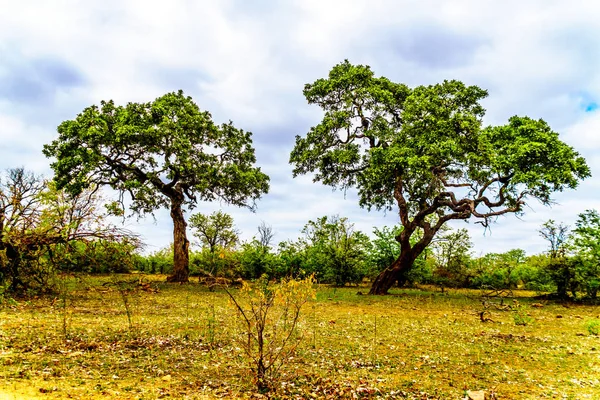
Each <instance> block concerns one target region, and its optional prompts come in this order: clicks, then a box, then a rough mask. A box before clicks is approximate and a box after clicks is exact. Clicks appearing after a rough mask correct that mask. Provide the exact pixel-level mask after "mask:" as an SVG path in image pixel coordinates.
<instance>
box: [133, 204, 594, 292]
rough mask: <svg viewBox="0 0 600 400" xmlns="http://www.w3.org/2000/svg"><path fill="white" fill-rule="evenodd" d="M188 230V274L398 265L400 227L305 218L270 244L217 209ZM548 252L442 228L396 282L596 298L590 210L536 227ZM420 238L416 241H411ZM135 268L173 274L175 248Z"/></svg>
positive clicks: (263, 232)
mask: <svg viewBox="0 0 600 400" xmlns="http://www.w3.org/2000/svg"><path fill="white" fill-rule="evenodd" d="M190 222H191V223H190V225H191V228H192V231H193V234H194V236H195V237H196V239H198V241H197V245H198V246H196V247H197V248H196V249H195V250H192V251H191V252H190V274H191V275H192V276H201V277H204V276H213V277H217V276H218V277H226V278H229V279H235V278H244V279H256V278H259V277H260V276H262V275H263V274H266V275H267V276H269V277H270V278H272V279H279V278H282V277H288V276H293V277H302V276H306V275H310V274H314V275H315V277H316V279H317V280H318V281H319V282H321V283H325V284H332V285H337V286H343V285H348V284H358V283H360V282H363V281H371V280H372V279H374V278H375V277H376V276H377V275H379V274H380V273H381V271H383V270H384V269H386V268H388V267H389V266H390V265H392V263H393V262H394V261H395V260H397V258H398V256H399V254H400V244H399V243H398V241H397V240H396V237H397V236H398V235H399V234H400V232H401V231H402V227H400V226H398V227H383V228H381V229H379V228H375V229H374V231H373V234H372V237H371V238H370V237H369V236H367V235H366V234H365V233H363V232H361V231H358V230H356V229H355V228H354V225H353V224H352V223H350V222H349V221H348V219H347V218H343V217H339V216H329V217H327V216H324V217H322V218H319V219H317V220H315V221H309V222H308V223H307V224H306V225H305V226H304V228H303V229H302V232H301V233H302V234H301V236H300V237H299V238H298V239H297V240H295V241H290V240H288V241H284V242H280V243H279V244H277V245H275V243H274V242H273V239H274V232H273V230H272V229H271V227H269V226H268V225H266V224H264V223H263V224H261V226H259V227H258V231H257V234H256V235H255V236H254V238H253V239H252V240H250V241H245V242H240V241H239V232H238V231H237V230H236V229H235V227H234V224H233V219H232V218H231V216H229V215H227V214H224V213H222V212H216V213H213V214H211V215H202V214H195V215H194V216H192V218H191V219H190ZM540 235H542V237H544V238H545V239H546V240H547V241H548V245H549V250H548V251H547V252H545V253H542V254H536V255H527V254H526V253H525V251H524V250H521V249H513V250H510V251H507V252H504V253H488V254H485V255H483V256H481V257H476V256H474V253H475V251H474V249H473V244H472V242H471V239H470V237H469V233H468V231H467V230H466V229H459V230H452V229H450V228H446V229H445V230H444V232H442V234H441V235H439V236H438V237H437V238H436V240H434V241H433V242H432V243H431V244H430V245H429V246H428V248H427V249H426V250H425V251H424V252H423V253H422V254H421V255H420V256H419V257H418V258H417V260H416V261H415V263H414V264H413V267H412V268H411V269H410V270H409V271H408V272H407V273H406V274H404V275H403V276H402V277H401V278H400V279H398V282H397V284H398V286H410V285H416V284H430V285H436V286H438V287H440V288H441V289H442V290H444V288H449V287H452V288H477V289H479V288H489V289H528V290H533V291H536V292H540V293H552V294H554V295H555V296H556V297H559V298H567V297H574V298H583V297H586V298H590V299H596V298H597V293H598V289H599V287H600V267H599V266H600V251H598V250H599V249H600V246H599V245H598V242H599V241H600V219H599V217H598V213H597V212H596V211H593V210H590V211H586V212H585V213H583V214H581V215H580V216H579V219H578V220H577V222H576V229H574V230H573V231H572V232H569V230H568V227H567V226H566V225H564V224H556V223H555V222H554V221H548V222H547V223H545V224H544V225H543V226H542V227H541V228H540ZM415 240H418V237H417V238H415ZM135 268H137V269H139V270H141V271H144V272H146V273H170V272H171V270H172V268H173V252H172V248H165V249H162V250H160V251H157V252H154V253H152V254H149V255H147V256H137V258H136V265H135Z"/></svg>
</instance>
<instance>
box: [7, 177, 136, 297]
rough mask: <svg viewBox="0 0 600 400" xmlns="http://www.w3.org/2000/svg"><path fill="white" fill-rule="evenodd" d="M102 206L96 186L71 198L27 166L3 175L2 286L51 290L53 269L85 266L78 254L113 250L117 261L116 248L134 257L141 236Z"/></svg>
mask: <svg viewBox="0 0 600 400" xmlns="http://www.w3.org/2000/svg"><path fill="white" fill-rule="evenodd" d="M101 205H102V199H101V197H100V196H99V194H98V192H97V191H96V190H94V189H93V188H91V189H88V190H84V191H82V192H81V193H80V194H78V195H76V196H69V195H67V194H66V193H64V192H63V191H60V190H57V189H56V187H55V186H54V185H53V184H52V182H47V181H45V180H44V179H43V178H42V177H40V176H36V175H34V174H32V173H31V172H27V171H26V170H24V169H23V168H15V169H10V170H8V171H7V172H6V174H5V176H0V285H4V284H6V285H7V286H8V289H9V290H11V291H12V292H19V293H22V292H25V291H27V290H30V289H33V290H40V291H46V290H48V289H51V287H50V284H49V281H50V278H51V277H52V276H53V272H54V271H56V270H61V269H62V270H64V269H70V270H81V269H82V268H83V266H82V265H81V262H80V261H81V259H78V254H77V253H81V254H85V255H86V256H94V255H99V253H100V252H102V253H104V255H105V256H106V255H107V251H111V252H112V254H111V256H110V258H111V259H112V261H114V260H115V258H117V257H115V255H116V254H115V252H114V250H124V251H125V252H127V253H128V254H125V257H124V258H126V257H127V256H130V255H131V253H132V252H133V250H135V249H137V248H138V247H139V246H140V242H139V240H138V238H137V237H136V236H135V235H133V234H132V233H131V232H128V231H126V230H124V229H119V228H117V227H115V226H114V225H111V224H107V223H106V213H105V212H104V211H103V209H102V207H101ZM90 249H91V250H93V251H90ZM78 250H81V251H80V252H79V251H78ZM124 251H119V253H120V254H123V253H124ZM104 261H108V257H104ZM86 262H89V260H86Z"/></svg>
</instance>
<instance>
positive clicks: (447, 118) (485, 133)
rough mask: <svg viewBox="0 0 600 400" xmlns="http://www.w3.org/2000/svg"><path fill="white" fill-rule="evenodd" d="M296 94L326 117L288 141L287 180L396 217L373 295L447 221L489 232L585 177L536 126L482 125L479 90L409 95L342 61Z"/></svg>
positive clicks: (521, 122)
mask: <svg viewBox="0 0 600 400" xmlns="http://www.w3.org/2000/svg"><path fill="white" fill-rule="evenodd" d="M304 96H305V97H306V99H307V100H308V102H309V103H310V104H317V105H318V106H319V107H321V109H322V110H323V111H324V116H323V119H322V121H321V122H320V123H319V124H317V125H316V126H314V127H312V128H311V129H310V130H309V132H308V133H307V134H306V136H305V137H300V136H297V137H296V145H295V147H294V149H293V150H292V152H291V155H290V162H291V163H292V164H293V166H294V171H293V173H294V176H298V175H302V174H307V173H315V175H314V180H315V181H320V182H323V183H324V184H326V185H331V186H333V187H336V188H341V189H343V190H345V189H347V188H351V187H356V188H357V189H358V196H359V204H360V205H361V206H362V207H366V208H368V209H371V208H376V209H387V210H391V209H393V208H396V209H397V210H398V212H399V216H400V222H401V224H402V226H403V228H404V229H403V230H402V232H401V233H400V235H399V236H398V237H397V240H398V242H399V243H400V245H401V251H400V254H399V256H398V258H397V259H396V260H395V261H394V262H393V263H392V264H391V265H390V266H388V268H386V269H385V270H383V271H382V272H381V273H380V275H379V276H378V277H377V279H375V281H374V282H373V286H372V287H371V292H370V293H371V294H385V293H387V291H388V289H389V288H390V287H391V286H392V285H393V284H394V283H395V282H396V281H397V280H398V277H399V276H401V275H402V274H404V273H405V271H407V270H409V269H410V268H412V265H413V263H414V261H415V260H416V259H417V257H418V256H419V255H420V254H421V253H422V252H423V251H424V250H425V249H426V248H427V246H428V245H429V244H430V243H431V241H432V240H433V238H434V237H435V235H436V234H437V233H438V232H439V231H440V229H441V228H442V227H443V226H444V225H445V224H446V223H447V222H448V221H451V220H468V219H471V218H474V219H477V220H478V222H480V223H481V224H482V225H484V226H488V225H489V224H490V223H492V222H493V221H494V220H495V219H496V218H497V217H498V216H500V215H504V214H508V213H516V214H521V213H522V212H523V210H524V207H525V205H526V204H527V203H528V202H529V201H530V200H531V199H536V200H538V201H540V202H541V203H542V204H545V205H549V204H551V202H552V201H551V195H552V193H553V192H556V191H562V190H564V189H566V188H575V187H576V186H577V184H578V182H579V180H580V179H583V178H586V177H588V176H590V170H589V168H588V166H587V165H586V162H585V160H584V159H583V158H582V157H581V156H580V155H579V154H578V153H577V152H576V151H575V150H573V148H571V147H570V146H568V145H567V144H565V143H563V142H562V141H561V140H560V139H559V136H558V133H556V132H554V131H552V130H551V129H550V127H549V126H548V124H547V123H546V122H545V121H543V120H534V119H531V118H528V117H517V116H515V117H512V118H510V119H509V121H508V123H507V124H506V125H504V126H495V127H486V128H484V127H483V126H482V119H483V116H484V111H485V110H484V108H483V107H482V106H481V104H480V101H481V100H482V99H483V98H485V97H486V96H487V92H486V91H485V90H483V89H481V88H479V87H477V86H467V85H465V84H463V83H462V82H459V81H456V80H452V81H444V82H442V83H439V84H435V85H430V86H418V87H416V88H413V89H411V88H409V87H408V86H406V85H404V84H401V83H395V82H392V81H390V80H389V79H387V78H384V77H380V78H378V77H375V76H374V74H373V72H372V71H371V69H370V68H369V67H368V66H363V65H352V64H350V63H349V62H348V61H345V62H343V63H340V64H338V65H336V66H335V67H333V69H332V70H331V71H330V73H329V76H328V78H325V79H318V80H316V81H315V82H314V83H312V84H307V85H305V87H304ZM417 232H421V234H422V236H421V237H420V239H419V240H418V241H416V242H415V243H411V238H412V237H413V235H414V234H416V233H417Z"/></svg>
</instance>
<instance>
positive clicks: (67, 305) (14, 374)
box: [0, 275, 600, 399]
mask: <svg viewBox="0 0 600 400" xmlns="http://www.w3.org/2000/svg"><path fill="white" fill-rule="evenodd" d="M138 278H139V275H119V276H118V277H116V278H115V277H101V278H100V277H91V278H90V277H88V278H85V279H73V278H70V279H69V280H68V281H67V282H65V284H64V285H63V286H62V288H63V292H62V293H61V294H60V295H58V296H57V297H56V298H34V299H30V300H27V301H25V300H17V301H12V300H9V299H6V298H5V299H4V300H3V302H2V305H1V306H0V399H20V398H47V399H57V398H59V399H64V398H73V399H96V398H119V399H156V398H189V399H196V398H198V399H200V398H217V397H223V398H251V397H260V396H265V395H261V394H259V393H257V392H256V382H255V381H254V377H253V375H252V373H251V370H250V367H251V362H252V360H250V359H249V358H248V356H247V355H246V354H245V352H244V349H243V348H241V347H240V345H239V341H238V340H236V337H239V335H240V334H241V333H243V332H241V331H240V323H239V322H240V321H239V319H237V318H239V316H238V314H237V313H236V310H235V308H234V306H233V305H232V304H231V301H230V300H229V297H228V295H227V293H225V291H223V290H214V291H210V290H209V289H208V288H206V287H205V286H202V285H200V284H198V283H190V284H183V285H176V284H166V283H162V282H161V281H159V280H164V276H153V277H151V278H149V279H155V281H151V282H150V284H139V280H138ZM145 279H147V278H145ZM117 280H118V281H127V282H131V283H130V284H129V286H127V285H123V284H116V283H115V282H117ZM146 282H148V281H147V280H146ZM316 289H317V296H316V299H315V300H311V301H309V302H308V303H306V304H305V305H304V307H303V308H302V312H301V319H300V321H299V323H298V332H299V334H301V335H303V338H302V340H301V342H300V344H299V345H298V347H296V348H295V351H294V352H292V353H290V354H286V359H285V362H284V365H283V367H282V368H281V369H279V370H278V374H277V376H275V377H273V378H272V379H274V380H275V381H274V382H273V383H274V386H275V388H276V389H275V391H274V392H271V393H270V395H271V396H272V398H331V399H337V398H400V399H402V398H414V399H430V398H439V399H459V398H462V397H464V394H465V392H466V390H485V391H486V392H487V393H488V396H489V397H491V398H498V399H543V398H556V399H563V398H571V399H598V398H600V338H599V337H598V336H596V335H593V334H590V333H589V332H588V328H586V322H587V321H590V320H595V319H597V318H598V314H599V313H600V310H599V309H598V307H594V306H583V305H574V304H569V305H567V306H566V307H565V305H561V304H554V303H552V302H548V303H540V302H536V301H534V300H532V299H530V298H528V297H518V299H517V300H514V299H504V301H503V302H502V304H500V303H501V301H500V299H491V300H489V301H488V302H487V303H486V304H485V305H484V304H483V303H482V301H481V300H482V299H481V297H480V293H479V292H477V291H466V290H460V291H456V290H450V291H446V292H445V293H440V292H439V291H437V292H436V291H434V290H433V289H432V290H421V289H403V290H398V289H395V290H392V291H391V293H392V295H390V296H384V297H381V296H377V297H375V296H363V295H359V294H357V292H358V291H362V292H365V291H366V288H356V287H354V288H343V289H336V288H330V287H317V288H316ZM229 291H230V292H231V293H232V295H233V296H236V295H241V293H240V290H239V289H236V288H230V289H229ZM530 294H531V293H528V294H527V295H530ZM517 295H523V294H522V293H521V294H517ZM516 313H518V314H516ZM515 315H518V317H515ZM525 317H526V318H525ZM517 320H518V321H520V322H526V323H525V324H519V325H517V324H516V321H517ZM482 321H486V322H482Z"/></svg>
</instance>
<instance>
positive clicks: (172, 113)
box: [44, 91, 269, 282]
mask: <svg viewBox="0 0 600 400" xmlns="http://www.w3.org/2000/svg"><path fill="white" fill-rule="evenodd" d="M58 133H59V137H58V139H56V140H54V141H53V142H52V143H51V144H49V145H45V146H44V154H45V155H46V156H47V157H54V158H56V161H54V162H53V163H52V164H51V166H52V169H53V170H54V172H55V177H54V180H55V182H56V184H57V186H58V188H59V189H62V188H65V189H66V190H67V191H68V192H69V193H72V194H78V193H81V191H82V190H83V189H85V188H88V187H90V186H91V185H94V184H97V185H108V186H110V187H111V188H112V189H114V190H116V191H118V193H119V204H120V207H121V209H122V210H124V209H125V203H124V196H125V194H129V196H130V197H131V203H130V205H129V208H130V209H131V211H132V213H133V214H137V215H142V214H146V213H152V212H154V211H155V210H157V209H159V208H169V209H170V212H171V218H172V220H173V243H174V255H173V275H172V276H170V277H169V278H168V280H169V281H174V282H187V280H188V275H189V266H188V264H189V241H188V239H187V235H186V226H187V224H186V221H185V218H184V214H183V210H184V208H186V207H188V208H192V207H193V206H194V205H195V204H196V203H197V202H198V201H212V200H215V199H220V200H222V201H225V202H226V203H230V204H234V205H237V206H243V207H249V208H250V209H254V207H255V203H254V201H255V200H256V199H258V198H260V196H261V194H263V193H266V192H267V191H268V189H269V183H268V182H269V178H268V177H267V176H266V175H265V174H263V173H262V172H261V171H260V168H256V167H254V166H253V164H254V163H255V161H256V157H255V155H254V149H253V147H252V139H251V133H250V132H245V131H243V130H241V129H237V128H235V127H234V126H233V123H231V122H229V123H227V124H222V125H219V126H218V125H216V124H214V123H213V121H212V118H211V115H210V114H209V113H208V112H206V111H201V110H200V109H199V107H198V106H197V105H196V104H195V103H194V102H193V100H192V99H191V98H190V97H186V96H184V94H183V92H182V91H179V92H177V93H168V94H166V95H164V96H162V97H159V98H157V99H156V100H154V101H153V102H149V103H128V104H127V105H126V106H116V105H115V104H114V102H113V101H112V100H111V101H102V102H101V105H100V107H98V106H96V105H93V106H91V107H88V108H86V109H84V110H83V112H82V113H81V114H79V115H78V116H77V117H76V118H75V119H73V120H69V121H65V122H63V123H62V124H60V125H59V126H58ZM250 200H251V201H250Z"/></svg>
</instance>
